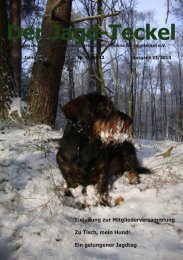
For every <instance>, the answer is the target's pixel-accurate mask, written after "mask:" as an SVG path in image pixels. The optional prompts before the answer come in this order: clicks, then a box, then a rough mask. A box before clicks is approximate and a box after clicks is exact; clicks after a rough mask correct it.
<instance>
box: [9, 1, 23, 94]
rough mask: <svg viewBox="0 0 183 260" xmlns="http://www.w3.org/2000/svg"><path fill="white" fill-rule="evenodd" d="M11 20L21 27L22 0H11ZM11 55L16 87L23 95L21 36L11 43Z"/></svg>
mask: <svg viewBox="0 0 183 260" xmlns="http://www.w3.org/2000/svg"><path fill="white" fill-rule="evenodd" d="M11 16H12V17H11V22H12V24H14V25H17V26H19V27H21V1H20V0H11ZM11 55H12V64H13V71H14V75H15V81H16V87H17V92H18V95H19V96H21V70H22V67H21V66H22V63H21V61H22V49H21V37H20V38H19V39H14V40H13V41H12V44H11Z"/></svg>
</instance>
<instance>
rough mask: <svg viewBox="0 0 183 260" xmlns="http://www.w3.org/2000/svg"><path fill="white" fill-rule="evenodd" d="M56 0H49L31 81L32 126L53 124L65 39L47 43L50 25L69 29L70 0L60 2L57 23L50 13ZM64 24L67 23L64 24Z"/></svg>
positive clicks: (50, 34)
mask: <svg viewBox="0 0 183 260" xmlns="http://www.w3.org/2000/svg"><path fill="white" fill-rule="evenodd" d="M57 2H58V1H56V0H48V2H47V7H46V13H45V16H44V18H43V23H42V31H43V32H42V36H41V39H40V42H39V46H38V51H37V55H36V60H35V62H34V65H33V70H32V76H31V81H30V93H29V100H30V110H31V114H32V119H33V122H34V123H45V124H49V125H54V123H55V119H56V112H57V105H58V94H59V88H60V80H61V73H62V69H63V65H64V61H65V53H66V48H67V41H66V40H61V39H58V40H50V37H52V36H53V25H54V24H57V26H58V25H59V26H60V27H61V28H63V26H64V25H65V27H69V25H68V24H69V22H70V16H71V6H72V0H67V1H61V2H60V5H59V6H58V7H57V10H56V11H57V14H59V17H60V22H59V23H58V22H56V21H53V20H52V19H51V14H52V12H53V7H54V6H55V5H56V4H57ZM64 21H67V23H64Z"/></svg>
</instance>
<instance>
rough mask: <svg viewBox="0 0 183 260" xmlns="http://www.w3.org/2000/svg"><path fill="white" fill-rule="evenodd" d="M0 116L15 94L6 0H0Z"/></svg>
mask: <svg viewBox="0 0 183 260" xmlns="http://www.w3.org/2000/svg"><path fill="white" fill-rule="evenodd" d="M0 53H1V55H0V117H2V118H5V117H7V114H8V109H9V108H10V106H11V103H12V98H13V97H15V96H16V93H15V81H14V76H13V69H12V64H11V55H10V46H9V42H8V18H7V5H6V0H1V1H0Z"/></svg>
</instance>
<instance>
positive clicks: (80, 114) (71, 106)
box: [62, 95, 91, 122]
mask: <svg viewBox="0 0 183 260" xmlns="http://www.w3.org/2000/svg"><path fill="white" fill-rule="evenodd" d="M62 109H63V112H64V114H65V116H66V118H67V119H69V120H71V121H73V122H76V121H78V120H79V121H85V120H86V119H87V118H88V117H89V116H90V113H91V111H90V110H91V105H90V102H89V101H88V99H87V97H86V96H85V95H82V96H79V97H77V98H75V99H73V100H71V101H70V102H68V103H67V104H66V105H65V106H63V108H62Z"/></svg>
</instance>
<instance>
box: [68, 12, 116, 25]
mask: <svg viewBox="0 0 183 260" xmlns="http://www.w3.org/2000/svg"><path fill="white" fill-rule="evenodd" d="M120 13H121V12H117V13H111V14H102V15H95V16H87V17H83V18H78V19H75V20H72V21H71V23H72V24H75V23H81V22H84V21H89V20H94V19H99V18H107V17H111V16H117V15H119V14H120Z"/></svg>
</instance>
